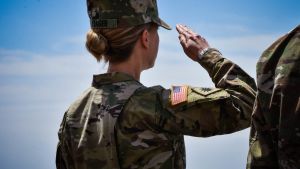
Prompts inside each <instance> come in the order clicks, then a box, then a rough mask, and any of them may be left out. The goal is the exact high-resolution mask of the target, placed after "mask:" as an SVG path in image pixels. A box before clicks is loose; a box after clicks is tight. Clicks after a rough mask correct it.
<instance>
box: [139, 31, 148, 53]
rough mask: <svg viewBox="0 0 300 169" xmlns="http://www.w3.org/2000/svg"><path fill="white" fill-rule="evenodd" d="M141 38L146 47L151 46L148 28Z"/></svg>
mask: <svg viewBox="0 0 300 169" xmlns="http://www.w3.org/2000/svg"><path fill="white" fill-rule="evenodd" d="M140 39H141V43H142V46H143V47H144V48H149V46H150V39H149V32H148V30H147V29H144V30H143V33H142V35H141V38H140Z"/></svg>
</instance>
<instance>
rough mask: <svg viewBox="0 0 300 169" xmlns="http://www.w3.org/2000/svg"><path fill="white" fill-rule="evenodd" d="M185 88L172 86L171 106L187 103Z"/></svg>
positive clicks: (186, 90)
mask: <svg viewBox="0 0 300 169" xmlns="http://www.w3.org/2000/svg"><path fill="white" fill-rule="evenodd" d="M187 92H188V87H187V86H172V89H171V104H172V105H173V106H174V105H177V104H179V103H183V102H186V101H187Z"/></svg>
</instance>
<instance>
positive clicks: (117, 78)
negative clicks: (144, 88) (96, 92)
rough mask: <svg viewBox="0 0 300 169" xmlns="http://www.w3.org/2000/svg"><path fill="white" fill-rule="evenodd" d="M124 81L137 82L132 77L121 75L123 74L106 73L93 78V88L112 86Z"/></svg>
mask: <svg viewBox="0 0 300 169" xmlns="http://www.w3.org/2000/svg"><path fill="white" fill-rule="evenodd" d="M124 81H136V80H135V79H134V78H133V77H132V76H130V75H128V74H126V73H121V72H113V73H104V74H99V75H94V76H93V83H92V86H93V87H97V86H101V85H105V84H111V83H118V82H124Z"/></svg>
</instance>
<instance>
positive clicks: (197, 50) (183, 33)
mask: <svg viewBox="0 0 300 169" xmlns="http://www.w3.org/2000/svg"><path fill="white" fill-rule="evenodd" d="M176 29H177V31H178V33H179V36H178V38H179V41H180V44H181V46H182V48H183V51H184V53H185V54H186V55H187V56H188V57H189V58H191V59H192V60H194V61H198V60H199V57H198V56H199V55H200V54H201V52H202V51H203V50H205V49H207V48H209V47H210V46H209V44H208V42H207V41H206V40H205V39H204V38H203V37H201V36H200V35H198V34H197V33H195V32H193V31H192V30H191V29H190V28H188V27H187V26H184V25H181V24H177V25H176Z"/></svg>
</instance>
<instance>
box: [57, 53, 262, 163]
mask: <svg viewBox="0 0 300 169" xmlns="http://www.w3.org/2000/svg"><path fill="white" fill-rule="evenodd" d="M200 64H201V65H202V66H203V67H204V68H205V69H206V70H207V71H208V73H209V75H210V77H211V78H212V80H213V82H214V83H215V85H216V88H199V87H191V86H189V87H188V98H187V101H186V102H182V103H180V104H177V105H175V106H172V105H171V100H170V94H171V92H170V90H169V89H164V88H163V87H161V86H155V87H149V88H148V87H144V86H142V87H140V88H139V89H137V90H136V91H135V92H134V94H133V95H132V96H131V97H130V98H129V99H128V100H127V101H126V104H125V106H124V108H123V109H122V112H121V113H120V114H118V115H119V116H118V118H117V121H116V123H115V126H110V125H109V123H108V122H107V123H105V122H104V121H102V120H101V116H97V114H98V112H99V111H100V110H101V109H102V107H103V106H97V105H99V104H100V105H103V104H104V105H105V104H106V103H107V102H103V101H105V100H109V101H110V102H112V103H118V102H119V95H120V94H121V93H123V91H122V90H120V89H118V88H117V89H118V90H115V87H114V86H116V84H118V83H127V85H128V86H130V85H139V83H138V82H136V81H135V80H134V79H133V78H132V77H129V76H128V75H125V74H122V73H116V74H112V75H110V74H102V75H99V76H97V78H99V79H102V78H103V80H99V81H97V82H96V83H94V86H93V87H92V89H90V90H88V91H91V90H92V91H94V92H92V93H91V92H88V93H86V94H83V97H81V98H80V99H79V100H78V101H77V102H75V104H73V105H72V106H71V107H70V108H69V110H68V111H67V113H66V114H65V118H64V120H63V122H62V125H61V129H60V131H59V139H60V142H59V145H60V146H59V147H58V150H57V152H58V153H57V157H58V160H57V166H58V168H60V169H62V168H64V166H68V167H65V168H68V169H87V168H88V169H96V168H97V169H98V168H104V169H110V168H112V167H111V166H114V167H116V165H114V164H110V162H111V161H109V157H110V156H107V157H106V158H104V159H100V158H99V157H103V155H102V154H108V155H110V154H111V149H106V148H105V146H106V145H108V146H109V145H112V144H109V143H107V142H106V141H104V143H105V144H102V139H101V138H102V137H101V136H102V135H103V132H105V131H103V130H102V127H100V126H101V124H104V129H105V128H106V127H109V126H110V127H114V131H115V132H114V134H115V135H114V136H112V137H111V138H112V139H111V140H110V141H111V142H114V143H116V152H117V157H118V164H119V168H122V169H141V168H142V169H184V168H185V163H186V162H185V146H184V137H183V136H184V135H190V136H196V137H209V136H215V135H221V134H229V133H233V132H236V131H239V130H242V129H245V128H247V127H249V126H250V118H251V112H252V107H253V103H254V99H255V95H256V93H255V91H256V85H255V81H254V80H253V79H252V78H251V77H250V76H249V75H247V74H246V73H245V72H244V71H243V70H242V69H240V68H239V67H238V66H237V65H236V64H234V63H232V62H231V61H229V60H227V59H225V58H223V57H222V56H221V54H220V53H219V52H218V51H217V50H215V49H210V50H209V51H208V52H206V53H205V54H204V56H203V57H202V58H201V60H200ZM107 77H109V78H107ZM117 86H118V85H117ZM130 88H131V87H130ZM124 89H125V86H124ZM93 93H95V94H93ZM97 93H98V94H97ZM121 98H123V97H121ZM93 105H94V106H93ZM104 107H106V106H104ZM75 110H76V111H75ZM74 112H76V113H75V114H76V115H75V114H74ZM108 112H110V109H108ZM109 114H111V113H109ZM70 117H71V118H70ZM88 117H93V118H92V119H93V120H87V118H88ZM108 120H109V119H108ZM92 122H94V123H92ZM95 122H96V123H95ZM105 124H106V125H108V126H105ZM90 125H93V127H90ZM96 125H99V126H96ZM70 127H73V128H74V129H71V128H70ZM113 138H115V140H113ZM78 139H80V140H82V141H84V146H85V147H86V149H85V150H86V151H84V152H82V151H81V144H80V145H79V144H78V143H80V142H78V141H77V140H78ZM74 157H78V158H74ZM105 160H106V161H105ZM63 164H65V165H63Z"/></svg>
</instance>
